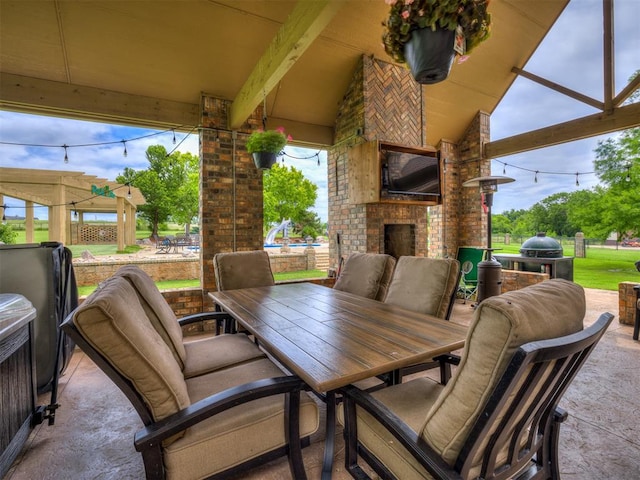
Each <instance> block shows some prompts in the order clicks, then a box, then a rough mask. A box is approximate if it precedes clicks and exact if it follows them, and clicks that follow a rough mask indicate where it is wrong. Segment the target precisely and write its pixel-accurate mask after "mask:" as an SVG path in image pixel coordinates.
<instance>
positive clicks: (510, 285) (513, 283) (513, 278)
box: [502, 270, 549, 293]
mask: <svg viewBox="0 0 640 480" xmlns="http://www.w3.org/2000/svg"><path fill="white" fill-rule="evenodd" d="M544 280H549V274H548V273H536V272H520V271H518V270H502V293H505V292H511V291H513V290H520V289H521V288H524V287H528V286H529V285H534V284H536V283H540V282H542V281H544Z"/></svg>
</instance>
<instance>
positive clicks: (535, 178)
mask: <svg viewBox="0 0 640 480" xmlns="http://www.w3.org/2000/svg"><path fill="white" fill-rule="evenodd" d="M538 173H540V172H539V171H538V170H536V174H535V176H534V177H533V181H534V182H535V183H538Z"/></svg>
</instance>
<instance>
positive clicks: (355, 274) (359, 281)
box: [333, 252, 396, 301]
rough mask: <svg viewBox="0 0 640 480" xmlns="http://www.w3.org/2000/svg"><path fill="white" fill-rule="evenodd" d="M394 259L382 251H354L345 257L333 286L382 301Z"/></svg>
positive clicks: (394, 262) (385, 293)
mask: <svg viewBox="0 0 640 480" xmlns="http://www.w3.org/2000/svg"><path fill="white" fill-rule="evenodd" d="M395 265H396V259H395V258H393V257H392V256H391V255H386V254H384V253H359V252H354V253H352V254H351V255H349V257H348V258H347V261H346V262H345V264H344V267H343V268H342V269H341V270H340V276H339V277H338V279H337V280H336V283H335V285H334V286H333V288H335V289H336V290H340V291H343V292H349V293H353V294H354V295H359V296H361V297H366V298H372V299H374V300H380V301H384V299H385V297H386V296H387V289H388V288H389V283H390V282H391V277H392V276H393V271H394V269H395Z"/></svg>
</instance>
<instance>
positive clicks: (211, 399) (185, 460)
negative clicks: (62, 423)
mask: <svg viewBox="0 0 640 480" xmlns="http://www.w3.org/2000/svg"><path fill="white" fill-rule="evenodd" d="M62 328H63V330H64V331H65V332H66V333H67V334H68V335H70V336H71V338H73V340H74V341H75V342H76V344H77V345H78V346H79V347H80V348H82V350H83V351H84V352H85V353H86V354H87V355H88V356H89V358H91V359H92V360H93V361H94V362H95V363H96V364H97V365H98V367H99V368H101V369H102V370H103V371H104V372H105V373H106V374H107V375H108V376H109V378H110V379H111V380H112V381H113V382H114V383H115V384H116V385H117V386H118V387H119V388H120V389H121V390H122V391H123V392H124V394H125V395H126V397H127V398H128V399H129V401H130V402H131V403H132V404H133V406H134V407H135V409H136V411H137V413H138V415H139V416H140V419H141V420H142V422H143V423H144V425H145V427H144V428H143V429H142V430H140V431H139V432H137V433H136V435H135V438H134V445H135V448H136V450H138V451H139V452H141V453H142V457H143V461H144V466H145V471H146V477H147V478H148V479H156V478H158V479H161V478H167V479H180V480H189V479H200V478H216V477H225V476H228V475H231V474H236V473H238V472H241V471H244V470H246V469H248V468H251V467H253V466H255V465H258V464H261V463H264V462H266V461H269V460H271V459H273V458H277V457H278V456H282V455H288V457H289V464H290V468H291V474H292V477H293V478H296V479H298V478H306V475H305V471H304V465H303V463H302V456H301V446H302V445H305V444H308V437H309V435H311V434H312V433H313V432H315V431H316V430H317V428H318V425H319V418H318V416H319V415H318V407H317V405H316V403H315V402H314V401H313V400H312V399H311V398H309V396H308V395H307V394H306V393H305V392H303V391H302V390H304V389H305V385H304V383H303V382H302V381H301V380H300V379H298V378H297V377H295V376H289V375H285V374H284V373H283V372H282V371H281V370H280V369H279V368H278V367H277V366H276V365H275V364H274V363H272V362H271V361H270V360H269V359H267V358H258V359H254V360H251V361H247V362H242V363H240V364H236V365H230V366H227V367H225V368H220V369H218V370H216V371H213V372H209V373H204V374H202V375H198V376H192V377H190V378H187V377H186V376H185V375H184V373H183V370H182V369H181V366H180V363H179V362H178V361H177V359H176V356H175V353H174V352H172V351H171V348H170V347H169V345H168V344H167V342H166V341H165V340H164V339H163V338H162V337H161V336H160V334H159V333H158V332H157V331H156V329H155V327H154V326H153V325H152V323H151V321H150V320H149V319H148V317H147V314H146V312H145V309H144V308H143V306H142V305H141V303H140V300H139V297H138V294H137V293H136V291H135V289H134V288H133V286H132V285H131V284H130V283H129V281H128V280H127V279H125V278H123V277H121V276H115V277H113V278H111V279H110V280H109V281H106V282H103V284H101V285H100V287H99V288H98V290H96V291H95V292H94V293H93V294H92V295H91V296H89V298H87V299H86V300H85V301H84V302H83V304H82V305H80V307H78V308H77V309H76V310H74V312H73V313H72V314H71V315H69V317H67V319H66V320H65V322H64V323H63V325H62ZM103 408H104V407H103ZM96 421H108V418H107V419H100V418H99V417H96Z"/></svg>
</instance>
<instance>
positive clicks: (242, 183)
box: [200, 96, 264, 295]
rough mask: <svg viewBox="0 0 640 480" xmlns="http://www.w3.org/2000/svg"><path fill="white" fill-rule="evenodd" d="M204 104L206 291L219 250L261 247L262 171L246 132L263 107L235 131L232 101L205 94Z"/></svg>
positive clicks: (203, 277)
mask: <svg viewBox="0 0 640 480" xmlns="http://www.w3.org/2000/svg"><path fill="white" fill-rule="evenodd" d="M201 105H202V107H201V108H202V112H201V115H202V118H201V125H202V126H203V128H202V130H201V131H200V158H201V161H202V165H201V169H200V225H201V227H200V228H201V232H200V233H201V244H200V260H201V262H200V263H201V276H200V282H201V284H202V288H203V292H204V294H205V295H206V293H207V292H208V291H213V290H215V288H216V287H215V277H214V273H213V261H212V260H213V256H214V255H215V254H216V253H218V252H232V251H243V250H261V249H262V247H263V243H264V240H263V231H262V221H263V220H262V218H263V209H262V171H260V170H258V169H257V168H256V167H255V165H254V163H253V158H252V157H251V155H250V154H249V153H247V151H246V148H245V143H246V140H247V137H248V134H249V133H250V132H251V131H253V130H255V129H256V128H258V127H259V126H261V124H262V122H261V118H262V107H259V108H258V109H256V111H255V112H254V113H253V115H252V116H251V117H250V118H249V119H248V120H247V122H245V124H244V125H243V126H242V128H240V129H239V130H237V131H233V132H232V131H229V130H228V128H227V124H228V122H227V115H228V112H229V108H230V105H231V102H230V101H228V100H222V99H219V98H214V97H209V96H203V97H202V102H201Z"/></svg>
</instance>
